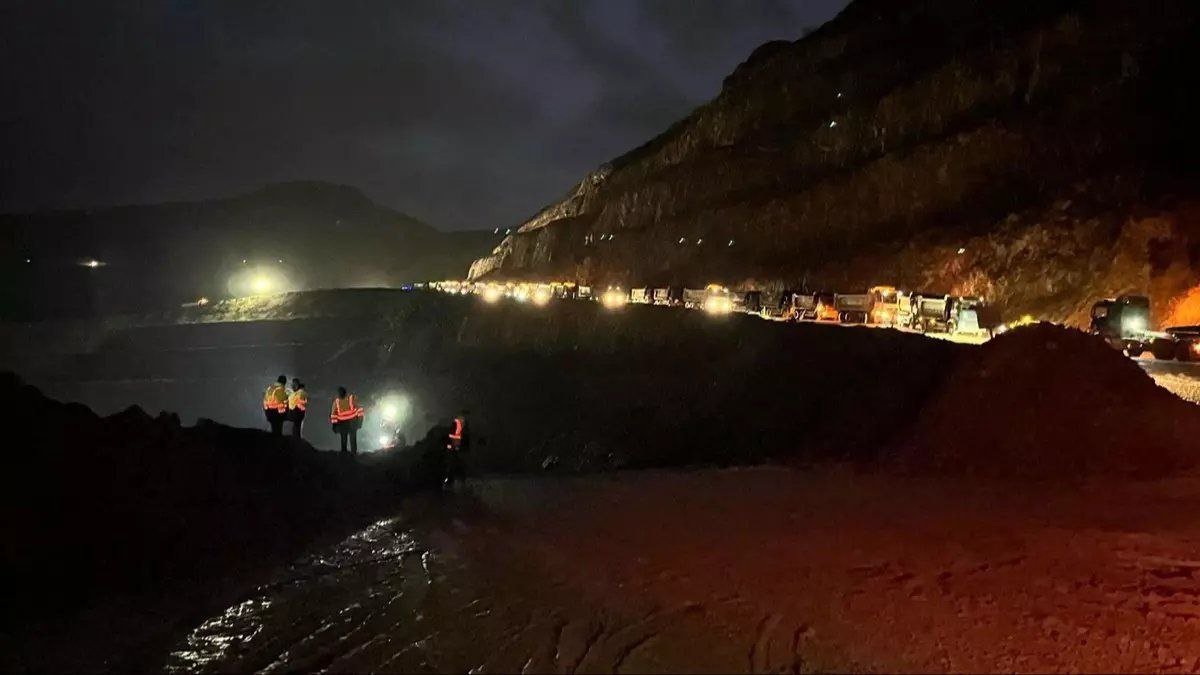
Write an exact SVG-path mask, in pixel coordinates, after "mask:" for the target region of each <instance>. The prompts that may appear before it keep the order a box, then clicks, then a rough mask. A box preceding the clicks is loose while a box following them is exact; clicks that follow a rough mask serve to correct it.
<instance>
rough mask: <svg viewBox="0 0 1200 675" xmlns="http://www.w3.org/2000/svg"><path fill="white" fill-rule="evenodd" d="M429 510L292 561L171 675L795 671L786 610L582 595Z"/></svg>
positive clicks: (212, 629) (185, 647)
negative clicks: (732, 616) (231, 674)
mask: <svg viewBox="0 0 1200 675" xmlns="http://www.w3.org/2000/svg"><path fill="white" fill-rule="evenodd" d="M442 506H445V505H439V507H442ZM435 515H436V518H435V520H439V521H441V522H440V524H439V523H436V522H435V523H434V524H433V525H430V524H429V523H421V525H422V528H427V529H428V531H426V529H421V530H420V531H418V530H417V529H415V528H413V527H412V526H411V525H410V524H408V523H405V524H404V525H403V526H402V525H401V523H400V522H399V519H393V520H390V521H386V522H382V521H381V523H377V524H376V525H374V526H372V527H370V528H367V529H366V530H364V531H362V532H359V533H358V534H356V535H354V536H352V537H350V538H348V539H347V540H345V541H344V542H342V543H341V544H339V545H337V546H336V547H333V548H332V549H331V550H327V551H320V552H317V553H316V554H314V555H311V556H308V557H306V558H304V559H302V560H300V561H298V562H297V563H295V564H294V565H293V566H292V568H290V569H289V572H288V573H287V574H285V575H283V576H282V577H281V578H280V579H277V580H275V581H274V582H272V583H270V584H267V585H264V586H262V587H260V588H259V589H258V590H257V591H256V592H255V593H254V594H253V595H252V596H251V597H250V598H249V599H247V600H245V601H243V602H242V603H240V604H238V605H235V606H234V607H231V608H230V609H229V610H226V612H224V613H222V614H219V615H217V616H215V617H213V618H212V619H210V620H208V621H206V622H204V623H202V624H201V625H200V626H198V627H197V628H196V629H195V630H194V631H193V632H192V634H191V635H189V636H188V639H187V640H185V641H184V642H183V643H182V644H180V645H179V646H178V647H177V648H176V650H175V651H174V652H173V653H172V654H171V655H170V658H169V659H168V662H167V665H168V670H172V671H176V672H178V671H184V670H186V671H189V672H226V671H262V672H267V673H271V672H289V671H305V672H364V671H380V670H387V671H402V672H411V671H416V670H434V671H455V672H466V671H470V672H475V673H484V672H521V673H532V672H559V673H590V672H640V671H645V670H660V671H661V670H690V669H694V668H697V667H701V666H703V665H705V664H709V663H712V664H717V665H715V666H710V667H715V668H716V669H719V670H731V671H732V670H738V671H742V670H748V671H751V672H764V671H771V672H779V671H794V670H796V669H797V668H798V667H799V666H798V664H801V663H803V662H802V661H801V660H800V659H799V657H798V656H797V655H796V652H797V651H798V649H800V647H801V646H802V645H801V637H800V636H801V629H797V632H796V634H795V635H792V632H791V630H790V627H791V624H790V623H789V621H790V620H789V619H788V618H787V617H785V616H784V615H783V614H779V613H770V612H767V613H762V612H759V613H758V614H757V616H756V617H755V619H752V620H749V621H746V622H745V624H744V625H743V624H739V623H737V622H734V623H728V622H727V621H726V622H725V623H722V622H723V621H725V619H721V618H720V617H722V616H725V617H726V619H728V617H727V616H726V615H727V614H728V612H727V611H725V608H723V606H721V603H719V602H718V603H716V605H713V604H712V603H711V602H710V603H707V604H706V603H705V602H700V601H686V602H682V603H681V604H676V605H669V606H665V607H653V606H647V605H644V604H641V601H640V600H639V599H638V597H639V596H638V594H637V593H633V594H630V595H628V596H621V597H616V596H609V597H593V596H588V595H586V594H581V593H580V592H579V589H575V588H574V587H573V586H571V585H569V584H567V583H566V582H565V581H564V580H561V579H556V578H554V577H552V576H548V575H546V574H544V573H539V571H538V570H536V569H533V568H531V567H530V566H529V563H530V560H529V558H528V557H527V555H525V553H526V552H525V551H524V550H523V549H522V545H523V542H522V540H521V539H520V538H519V537H517V536H514V534H513V533H506V532H504V531H503V530H502V529H496V528H494V527H492V528H489V527H476V526H475V525H476V524H474V523H472V525H466V524H463V522H462V521H461V520H458V519H455V518H447V517H446V516H445V514H435ZM429 542H438V543H439V548H438V549H433V548H431V547H430V546H429ZM542 572H544V570H543V571H542ZM589 598H590V599H589ZM639 607H640V609H639ZM740 611H745V612H751V611H753V608H752V607H750V606H746V607H744V608H743V609H742V610H740ZM754 621H757V628H755V623H754ZM789 637H790V638H791V642H790V643H789V642H788V638H789Z"/></svg>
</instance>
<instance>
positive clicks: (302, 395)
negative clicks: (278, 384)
mask: <svg viewBox="0 0 1200 675" xmlns="http://www.w3.org/2000/svg"><path fill="white" fill-rule="evenodd" d="M307 411H308V391H307V390H306V389H305V388H304V383H303V382H301V381H300V378H298V377H294V378H292V395H291V396H288V419H290V420H291V421H292V436H293V437H295V438H300V431H301V427H303V426H304V415H305V413H306V412H307Z"/></svg>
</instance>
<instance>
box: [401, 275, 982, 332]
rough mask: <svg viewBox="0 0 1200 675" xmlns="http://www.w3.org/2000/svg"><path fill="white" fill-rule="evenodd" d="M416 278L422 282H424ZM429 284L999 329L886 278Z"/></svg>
mask: <svg viewBox="0 0 1200 675" xmlns="http://www.w3.org/2000/svg"><path fill="white" fill-rule="evenodd" d="M416 286H417V287H425V286H426V284H417V285H416ZM427 286H428V287H430V288H433V289H435V290H439V291H442V292H445V293H453V294H462V295H472V294H473V295H479V296H481V297H482V298H483V299H484V300H485V301H487V302H497V301H499V300H500V299H502V298H511V299H513V300H516V301H517V302H531V303H533V304H537V305H543V304H546V303H548V302H549V301H550V300H551V299H554V298H559V299H582V300H587V299H592V300H595V301H597V302H599V303H601V304H602V305H604V306H605V307H608V308H610V309H615V308H618V307H621V306H623V305H626V304H630V303H633V304H645V305H661V306H667V307H684V308H687V309H697V310H702V311H704V312H707V313H709V314H714V315H721V314H730V313H733V312H743V313H747V314H756V315H759V316H762V317H764V318H769V319H775V320H781V321H817V322H828V323H840V324H867V325H878V326H888V327H895V328H906V329H910V330H915V331H918V332H921V333H944V334H949V335H972V336H979V337H984V338H986V337H990V336H991V335H992V334H994V333H995V332H997V331H1002V330H1004V326H1002V325H1001V323H1000V321H999V317H998V315H997V314H996V313H995V312H993V311H991V308H990V307H988V306H987V305H985V304H984V303H983V302H982V301H981V300H980V299H979V298H974V297H959V296H953V295H948V294H944V293H913V292H906V291H902V290H898V289H896V288H895V287H892V286H875V287H872V288H870V289H868V290H867V291H866V292H865V293H834V292H827V291H815V292H810V291H797V290H784V291H777V292H767V291H761V290H744V291H734V290H730V289H729V288H728V287H725V286H721V285H719V284H709V285H708V286H706V287H705V288H685V287H683V286H668V287H663V288H650V287H642V288H632V289H625V288H623V287H620V286H607V287H605V288H603V289H595V288H592V287H590V286H586V285H581V284H575V283H573V282H551V283H527V282H503V283H501V282H469V281H441V282H432V283H430V284H428V285H427Z"/></svg>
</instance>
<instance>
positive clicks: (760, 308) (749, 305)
mask: <svg viewBox="0 0 1200 675" xmlns="http://www.w3.org/2000/svg"><path fill="white" fill-rule="evenodd" d="M733 308H734V309H735V310H737V311H739V312H745V313H747V314H762V313H763V312H764V310H765V309H766V305H764V304H763V299H762V291H746V292H745V293H741V294H738V295H735V296H734V298H733Z"/></svg>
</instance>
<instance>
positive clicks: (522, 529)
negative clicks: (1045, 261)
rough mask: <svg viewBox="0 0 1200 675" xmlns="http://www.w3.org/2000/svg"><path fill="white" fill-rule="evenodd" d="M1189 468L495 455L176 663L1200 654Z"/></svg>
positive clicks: (309, 566)
mask: <svg viewBox="0 0 1200 675" xmlns="http://www.w3.org/2000/svg"><path fill="white" fill-rule="evenodd" d="M1198 507H1200V475H1195V474H1190V475H1187V476H1184V477H1180V478H1175V479H1171V480H1160V481H1153V482H1140V483H1127V482H1122V483H1114V482H1104V481H1096V482H1090V483H1087V484H1084V485H1082V486H1077V487H1075V488H1069V489H1064V488H1062V487H1061V486H1058V487H1056V486H1052V485H1036V484H1034V485H1029V484H1026V485H1024V486H1022V487H1020V488H1019V489H1018V488H1016V487H1015V486H1014V485H1013V484H1011V483H1008V484H1006V483H978V482H962V481H954V482H950V481H946V480H941V479H931V478H902V479H901V478H896V477H893V476H886V475H863V474H855V473H853V472H851V471H849V470H846V469H840V468H827V469H822V470H818V471H811V472H800V471H796V470H791V469H779V468H757V469H741V470H702V471H694V472H665V471H651V472H636V473H624V474H621V475H620V476H594V477H581V478H569V479H495V480H488V481H483V482H477V483H475V484H474V485H473V486H472V487H471V489H470V492H469V493H465V494H457V495H451V496H448V497H447V498H446V499H445V501H443V502H441V503H436V504H435V503H431V502H424V501H420V500H418V501H415V502H411V503H410V504H409V505H408V506H407V508H406V510H405V511H404V512H403V513H402V514H400V515H398V516H397V518H395V519H391V520H388V521H382V522H380V523H377V524H376V525H375V526H373V527H372V528H369V529H368V530H365V531H363V532H361V533H359V534H357V535H355V537H352V538H350V539H348V540H347V541H346V542H343V544H341V545H339V546H338V547H334V548H333V549H331V550H328V551H325V552H322V553H319V554H317V555H314V556H312V557H310V558H306V559H304V560H301V561H298V562H297V564H296V565H294V566H293V568H292V569H291V570H289V572H288V573H287V574H286V575H284V576H283V577H281V578H280V579H278V580H277V581H276V582H275V583H273V584H270V585H268V586H264V587H263V588H260V589H259V590H258V591H256V592H255V593H254V594H252V595H251V596H248V597H246V598H244V599H243V600H241V601H240V602H239V603H237V604H235V605H234V606H232V607H231V608H230V609H229V610H227V611H226V612H225V613H223V614H220V615H218V616H214V617H211V618H210V619H209V620H208V621H206V622H203V623H201V624H199V625H198V626H197V627H196V629H195V630H194V631H193V633H192V635H191V636H190V637H189V638H188V639H185V640H183V641H181V642H180V643H179V644H177V645H176V648H175V649H174V650H173V653H172V655H171V656H170V657H168V665H170V666H171V667H173V668H176V669H200V670H207V671H224V670H257V669H266V670H271V671H274V670H293V669H328V670H330V671H334V672H337V671H355V670H365V669H370V670H381V671H385V672H388V671H393V672H399V671H413V670H437V671H447V670H454V671H461V670H471V671H472V672H599V671H608V672H611V671H616V672H646V671H694V672H698V671H729V672H734V671H736V672H793V671H813V670H830V669H833V670H865V671H909V672H926V671H938V672H941V671H1064V670H1071V671H1080V670H1082V671H1160V672H1186V671H1193V670H1195V669H1196V668H1198V667H1200V646H1198V645H1200V560H1197V558H1196V556H1195V551H1196V544H1197V542H1198V541H1200V525H1197V523H1196V520H1195V518H1194V515H1193V514H1194V513H1195V512H1196V510H1197V508H1198Z"/></svg>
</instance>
